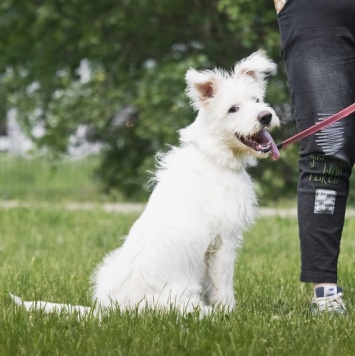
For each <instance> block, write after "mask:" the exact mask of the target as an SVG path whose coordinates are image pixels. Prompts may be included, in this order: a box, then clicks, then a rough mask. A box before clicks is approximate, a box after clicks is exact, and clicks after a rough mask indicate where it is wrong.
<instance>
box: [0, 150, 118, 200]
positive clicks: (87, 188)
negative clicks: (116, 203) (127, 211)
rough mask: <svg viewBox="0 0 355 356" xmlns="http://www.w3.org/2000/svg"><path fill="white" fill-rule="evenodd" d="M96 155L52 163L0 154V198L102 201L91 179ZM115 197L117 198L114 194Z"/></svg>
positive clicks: (92, 178)
mask: <svg viewBox="0 0 355 356" xmlns="http://www.w3.org/2000/svg"><path fill="white" fill-rule="evenodd" d="M99 159H100V158H99V156H98V155H92V156H89V157H86V158H83V159H81V160H72V161H71V160H62V161H57V162H53V160H52V159H51V158H50V157H49V156H41V157H37V158H32V159H30V158H28V159H26V158H23V157H12V156H9V155H7V154H0V167H1V169H0V199H1V200H21V201H36V202H37V201H49V202H52V201H53V202H58V201H59V202H66V201H75V202H82V201H90V202H91V201H102V200H108V199H109V197H108V196H104V195H103V194H101V193H100V192H99V186H98V184H97V181H95V179H94V170H95V169H96V168H97V166H98V162H99ZM116 198H117V197H116Z"/></svg>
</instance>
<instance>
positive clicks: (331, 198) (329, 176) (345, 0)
mask: <svg viewBox="0 0 355 356" xmlns="http://www.w3.org/2000/svg"><path fill="white" fill-rule="evenodd" d="M354 16H355V2H354V1H351V0H338V1H336V2H335V1H333V0H323V1H318V0H288V1H287V2H286V5H285V7H284V8H283V10H282V11H281V12H280V14H279V17H278V19H279V26H280V33H281V40H282V55H283V57H284V60H285V64H286V69H287V75H288V79H289V86H290V90H291V95H292V102H293V106H294V112H295V119H296V123H297V128H298V130H299V131H302V130H304V129H306V128H307V127H309V126H311V125H313V124H314V123H316V122H319V121H321V120H322V119H324V118H326V117H328V116H330V115H331V114H334V113H336V112H338V111H339V110H341V109H343V108H345V107H346V106H348V105H350V104H352V103H354V102H355V70H354V68H355V22H354V21H353V19H354ZM354 134H355V117H354V115H351V116H349V117H348V118H346V119H344V120H341V121H339V122H338V123H336V124H333V125H332V126H330V127H329V128H327V129H325V130H322V131H321V132H320V133H318V134H315V135H313V136H311V137H308V138H305V139H303V140H302V141H301V143H300V160H299V174H300V175H299V184H298V220H299V235H300V242H301V262H302V263H301V281H303V282H310V283H314V285H315V287H318V286H322V285H336V283H337V263H338V255H339V251H340V240H341V235H342V230H343V224H344V217H345V206H346V200H347V196H348V191H349V177H350V174H351V169H352V166H353V163H354V158H355V139H354V137H353V135H354Z"/></svg>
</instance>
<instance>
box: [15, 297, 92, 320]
mask: <svg viewBox="0 0 355 356" xmlns="http://www.w3.org/2000/svg"><path fill="white" fill-rule="evenodd" d="M9 294H10V297H11V299H12V300H13V301H14V302H15V304H17V305H19V306H23V307H25V309H26V310H27V311H36V310H42V311H43V312H45V313H46V314H49V313H57V314H60V313H62V312H63V313H68V314H75V313H76V314H77V315H78V316H79V317H84V316H88V315H94V316H96V314H97V311H96V310H95V309H94V308H90V307H83V306H81V305H71V304H59V303H49V302H44V301H40V300H38V301H31V302H30V301H23V300H22V299H21V298H20V297H18V296H16V295H13V294H11V293H9Z"/></svg>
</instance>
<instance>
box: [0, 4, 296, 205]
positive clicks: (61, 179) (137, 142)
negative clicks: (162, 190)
mask: <svg viewBox="0 0 355 356" xmlns="http://www.w3.org/2000/svg"><path fill="white" fill-rule="evenodd" d="M279 42H280V39H279V32H278V25H277V18H276V12H275V10H274V5H273V2H272V1H271V0H212V1H211V0H209V1H207V0H179V1H175V2H172V1H170V0H169V1H168V0H100V1H88V0H71V1H67V0H42V1H41V0H33V1H21V0H1V2H0V43H1V51H0V199H1V200H3V201H7V200H37V201H42V200H44V201H82V202H84V201H140V202H144V201H145V200H146V199H147V197H148V195H149V188H148V187H147V184H146V182H147V180H148V176H149V175H148V173H147V171H152V170H153V169H154V154H155V152H156V151H158V150H167V149H168V148H167V146H166V144H167V143H168V144H176V143H177V142H178V134H177V130H178V129H179V128H181V127H183V126H186V125H188V124H189V123H191V122H192V121H193V119H194V117H195V114H194V112H193V110H192V108H191V107H190V106H189V103H188V99H187V97H186V96H185V93H184V90H185V82H184V75H185V72H186V70H187V69H188V68H190V67H194V68H197V69H204V68H213V67H216V66H217V67H222V68H226V69H229V68H232V67H233V65H234V63H235V62H236V61H238V60H240V59H241V58H243V57H246V56H248V55H250V54H251V53H252V52H253V51H255V50H257V49H259V48H263V49H264V50H266V52H267V54H268V55H269V56H270V57H271V58H272V59H273V60H274V61H275V62H277V64H278V73H277V75H276V76H273V77H270V81H269V82H270V85H269V88H268V97H267V101H268V102H269V103H271V105H272V106H273V107H274V108H275V110H276V111H277V113H278V115H279V116H280V118H281V120H282V122H283V126H282V128H281V129H280V130H278V131H277V132H275V133H274V136H275V138H276V141H282V140H283V139H286V138H288V137H289V136H290V135H292V134H294V133H295V125H294V122H293V119H292V108H291V105H290V98H289V92H288V88H287V79H286V76H285V69H284V66H283V62H282V58H281V56H280V43H279ZM251 174H252V175H253V177H254V178H255V181H256V184H257V190H258V194H259V197H260V201H261V204H262V205H275V204H279V205H280V204H281V205H283V204H284V205H288V204H294V201H295V196H296V183H297V144H295V145H291V146H289V147H287V148H286V149H284V150H283V151H282V153H281V159H280V160H278V161H276V162H272V160H271V159H266V160H263V161H260V163H259V165H258V166H257V167H256V168H253V169H252V170H251Z"/></svg>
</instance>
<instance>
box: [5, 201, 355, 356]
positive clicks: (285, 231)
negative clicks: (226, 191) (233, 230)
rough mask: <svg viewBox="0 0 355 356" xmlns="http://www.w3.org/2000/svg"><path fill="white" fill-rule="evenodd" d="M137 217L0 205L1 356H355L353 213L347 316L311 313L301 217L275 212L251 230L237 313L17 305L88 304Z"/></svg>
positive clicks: (345, 258) (344, 278) (240, 267)
mask: <svg viewBox="0 0 355 356" xmlns="http://www.w3.org/2000/svg"><path fill="white" fill-rule="evenodd" d="M135 218H136V216H134V215H119V214H114V213H107V212H104V211H103V210H100V209H95V210H90V211H70V212H69V211H66V210H65V209H61V208H54V209H43V208H34V209H26V208H14V209H2V210H0V227H1V228H0V355H4V356H7V355H9V356H10V355H11V356H12V355H322V356H324V355H334V354H336V355H353V352H354V350H355V325H354V323H355V315H354V312H353V311H352V309H353V307H354V304H355V293H354V292H355V291H354V286H355V275H354V271H355V260H354V255H355V240H354V239H353V235H354V232H355V219H348V220H347V223H346V227H345V230H344V238H343V245H342V254H341V261H340V283H341V284H342V286H343V287H344V290H345V299H346V302H347V306H348V309H349V313H348V314H347V315H346V316H338V317H329V316H320V317H312V316H311V315H310V314H309V312H308V308H309V301H310V294H311V290H310V288H309V286H305V285H301V284H300V283H299V281H298V274H299V247H298V237H297V221H296V219H294V218H277V217H275V218H268V219H264V218H263V219H260V220H258V222H257V223H256V224H255V225H254V226H253V227H252V229H251V230H250V231H249V232H248V233H247V234H245V244H244V248H243V249H242V250H240V252H239V258H238V261H237V264H236V276H235V290H236V293H237V300H238V306H237V309H236V310H235V312H233V313H231V314H230V315H223V314H221V313H218V314H216V315H215V316H213V317H207V318H205V319H202V320H200V319H199V318H198V317H197V315H189V316H188V317H185V318H182V317H180V316H179V315H177V314H176V313H174V312H171V313H168V314H163V313H158V312H153V311H149V312H146V313H144V314H141V315H139V314H137V313H135V312H130V313H119V312H117V313H113V314H111V315H109V316H107V317H105V318H104V319H103V320H102V322H101V323H100V322H99V321H98V320H96V319H94V318H89V319H88V320H85V321H82V322H79V321H78V320H77V318H76V316H75V315H70V316H67V315H61V316H57V315H42V314H41V313H40V312H36V313H32V314H28V313H26V312H25V311H24V310H22V309H21V308H18V307H15V306H14V305H13V303H12V302H11V300H10V298H9V297H8V295H7V292H8V291H10V292H13V293H15V294H18V295H20V296H22V297H25V298H26V299H39V298H40V299H43V300H48V301H59V302H68V303H80V304H84V305H86V304H89V303H90V293H89V287H90V286H89V276H90V274H91V273H92V271H93V269H94V267H95V266H96V264H97V263H98V262H99V261H100V260H101V259H102V257H103V255H104V254H105V253H106V252H108V251H110V250H112V249H113V248H115V247H116V246H117V245H118V244H119V241H120V240H119V237H121V236H123V235H124V234H126V233H127V232H128V229H129V227H130V226H131V224H132V222H133V221H134V219H135Z"/></svg>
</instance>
